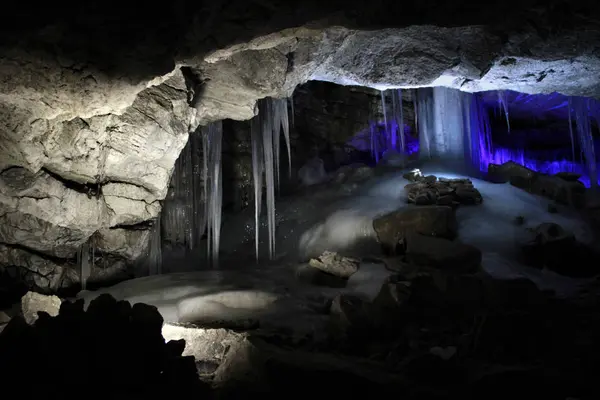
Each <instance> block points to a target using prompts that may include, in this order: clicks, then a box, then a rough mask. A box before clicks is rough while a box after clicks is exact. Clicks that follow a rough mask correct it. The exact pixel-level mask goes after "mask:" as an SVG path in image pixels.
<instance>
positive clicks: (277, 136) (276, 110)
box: [271, 100, 281, 192]
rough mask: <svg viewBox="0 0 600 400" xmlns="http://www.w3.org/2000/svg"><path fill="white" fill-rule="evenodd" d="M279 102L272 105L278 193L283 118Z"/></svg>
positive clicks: (274, 101)
mask: <svg viewBox="0 0 600 400" xmlns="http://www.w3.org/2000/svg"><path fill="white" fill-rule="evenodd" d="M276 101H277V100H273V104H272V105H271V107H272V112H273V121H271V122H272V124H273V126H272V134H273V136H272V139H271V140H272V141H273V146H272V148H273V157H274V163H275V182H276V187H277V192H279V182H280V179H279V159H280V153H281V151H280V149H281V122H280V121H281V117H280V115H279V114H280V113H281V107H277V104H276Z"/></svg>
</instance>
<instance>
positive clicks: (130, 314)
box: [0, 295, 206, 399]
mask: <svg viewBox="0 0 600 400" xmlns="http://www.w3.org/2000/svg"><path fill="white" fill-rule="evenodd" d="M162 324H163V319H162V317H161V315H160V314H159V313H158V311H157V309H156V308H155V307H152V306H148V305H145V304H135V305H133V306H131V305H130V304H129V303H128V302H125V301H119V302H117V301H116V300H115V299H114V298H112V297H111V296H109V295H102V296H100V297H98V298H97V299H96V300H94V301H92V302H91V304H90V305H89V307H88V309H87V311H84V310H83V301H78V302H75V303H70V302H64V303H63V304H62V306H61V308H60V313H59V314H58V316H56V317H50V316H49V315H48V314H47V313H45V312H40V313H39V318H38V320H37V321H36V322H35V324H34V325H32V326H30V325H28V324H27V323H26V322H25V320H24V319H23V318H21V317H15V318H13V319H12V320H11V322H10V323H9V324H8V325H7V326H6V328H5V329H4V330H3V331H2V334H0V376H2V379H3V381H4V382H10V383H11V384H12V385H14V386H15V387H16V388H21V389H24V390H26V393H23V397H24V398H43V397H49V398H63V399H69V398H73V399H74V398H81V396H82V393H86V392H93V393H94V394H95V395H97V396H98V397H104V398H122V397H123V396H126V398H142V397H144V398H148V396H152V397H154V396H156V395H157V394H164V395H166V394H171V395H173V394H175V395H177V394H193V395H195V396H201V397H205V396H203V395H204V394H205V393H206V387H205V386H204V384H203V383H202V382H200V381H199V379H198V376H197V372H196V366H195V363H194V357H182V356H181V354H182V353H183V350H184V347H185V342H184V341H183V340H180V341H170V342H168V343H165V340H164V339H163V336H162V334H161V328H162ZM15 390H16V389H15ZM15 397H16V398H18V395H17V394H15Z"/></svg>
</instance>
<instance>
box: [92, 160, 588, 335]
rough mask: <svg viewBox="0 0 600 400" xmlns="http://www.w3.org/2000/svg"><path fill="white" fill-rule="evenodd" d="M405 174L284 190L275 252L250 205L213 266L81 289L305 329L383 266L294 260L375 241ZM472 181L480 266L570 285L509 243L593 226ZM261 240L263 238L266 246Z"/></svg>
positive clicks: (176, 317)
mask: <svg viewBox="0 0 600 400" xmlns="http://www.w3.org/2000/svg"><path fill="white" fill-rule="evenodd" d="M422 171H423V173H424V174H433V175H436V176H438V177H448V178H457V177H464V175H456V174H453V173H449V172H445V171H444V170H440V169H439V168H435V167H433V166H432V167H427V166H425V167H423V168H422ZM407 183H409V182H408V181H407V180H405V179H404V178H402V173H401V172H400V171H397V172H395V173H388V174H386V175H383V176H379V177H373V178H371V179H369V180H368V181H366V182H364V183H362V184H352V183H350V184H335V185H334V184H326V185H321V186H319V187H314V188H311V189H310V190H307V191H305V192H304V193H303V194H300V195H298V196H293V197H289V198H284V199H281V201H279V202H278V204H277V224H278V230H277V254H278V258H277V260H275V261H271V262H260V263H256V261H255V256H254V239H253V231H254V227H253V210H248V212H246V213H242V214H240V215H238V216H236V217H233V218H230V219H228V220H225V221H224V226H223V230H222V235H223V236H222V243H223V247H222V258H221V259H222V268H220V269H219V270H201V269H202V267H203V264H204V261H203V260H204V255H202V254H200V253H199V254H195V255H193V256H192V257H188V258H187V259H186V260H179V261H178V262H177V263H176V264H172V265H167V266H165V268H164V269H167V270H168V269H169V267H170V270H171V271H173V270H175V271H176V270H180V271H181V270H183V271H187V272H178V273H171V274H165V275H160V276H152V277H145V278H139V279H134V280H130V281H126V282H122V283H120V284H118V285H115V286H113V287H111V288H107V289H103V290H101V291H99V292H84V293H81V294H80V296H81V297H84V298H86V299H87V300H89V299H91V298H93V297H95V296H96V295H98V294H99V293H104V292H108V293H111V294H112V295H113V296H115V297H116V298H119V299H126V300H129V301H131V302H133V303H136V302H144V303H147V304H153V305H155V306H157V307H158V308H159V310H160V312H161V313H162V315H163V316H164V317H165V319H166V320H167V321H172V322H191V321H198V320H237V319H245V318H258V319H260V320H261V323H263V325H265V324H266V325H269V324H274V325H293V326H295V327H298V326H302V327H303V328H304V329H308V330H310V329H312V328H311V326H313V323H319V321H321V316H319V315H317V313H315V312H314V309H313V307H318V306H319V305H320V304H321V305H322V303H323V298H325V297H332V296H334V295H335V294H336V293H339V292H350V293H359V294H361V295H363V296H365V297H367V298H373V297H374V296H375V295H376V293H377V291H378V290H379V288H380V287H381V284H382V282H383V281H384V280H385V278H386V277H387V276H388V275H389V272H388V271H387V270H386V269H385V268H384V266H383V265H381V264H362V265H361V268H360V271H359V272H358V273H357V274H355V275H354V276H352V277H351V279H350V281H349V284H348V287H347V288H345V289H328V288H321V287H315V286H311V285H307V284H303V283H300V282H299V281H298V280H297V279H296V278H295V273H294V271H295V268H296V266H297V265H298V262H299V260H304V259H306V258H307V257H311V256H316V255H319V254H321V253H322V252H323V251H324V250H334V251H339V252H342V253H357V252H358V253H361V252H362V253H363V254H364V255H371V254H368V253H367V254H365V253H364V252H370V251H376V249H377V246H376V241H375V232H374V230H373V227H372V220H373V218H375V217H377V216H379V215H382V214H385V213H387V212H390V211H393V210H396V209H398V208H400V207H413V206H412V205H408V204H407V203H406V194H405V191H404V185H406V184H407ZM473 183H474V185H475V187H476V188H477V189H479V191H480V192H481V194H482V195H483V199H484V201H483V204H481V205H477V206H463V207H460V208H459V209H458V211H457V219H458V221H459V238H460V240H461V241H463V242H465V243H469V244H472V245H475V246H477V247H478V248H480V249H481V250H482V252H483V267H484V269H485V270H486V271H487V272H488V273H489V274H491V275H492V276H494V277H496V278H499V279H511V278H516V277H527V278H529V279H531V280H533V281H534V282H535V283H536V284H537V285H538V286H539V287H540V288H543V289H554V290H556V291H557V292H558V293H559V294H563V295H568V294H569V293H571V292H573V291H574V290H575V289H576V288H577V286H578V285H579V284H581V283H582V281H581V280H576V279H570V278H566V277H562V276H559V275H556V274H554V273H551V272H545V271H539V270H535V269H531V268H527V267H524V266H522V265H520V264H519V263H518V262H517V261H516V250H515V249H516V246H515V244H516V242H518V241H519V240H521V239H522V238H523V237H524V235H526V234H527V232H526V228H528V227H534V226H536V225H538V224H540V223H542V222H555V223H557V224H559V225H561V226H562V227H564V228H565V229H567V230H569V231H572V232H573V233H574V234H575V235H576V237H577V238H578V239H579V240H580V241H582V242H586V241H589V240H591V232H590V231H589V229H588V226H587V224H586V223H585V221H583V220H582V219H581V218H580V217H579V216H578V215H577V214H576V213H575V212H574V211H573V212H570V211H569V210H567V209H566V208H565V209H561V210H560V211H561V212H560V213H555V214H551V213H549V212H548V203H549V200H546V199H544V198H542V197H539V196H535V195H531V194H529V193H526V192H524V191H522V190H520V189H518V188H515V187H512V186H510V185H509V184H493V183H489V182H485V181H482V180H478V179H473ZM517 216H522V217H524V220H525V224H524V225H521V226H518V225H517V224H515V218H516V217H517ZM264 238H265V239H266V235H264ZM264 244H265V243H261V248H264V247H266V246H264ZM262 253H263V254H264V252H262ZM261 257H263V258H266V257H265V256H264V255H262V256H261ZM172 263H174V262H173V261H172ZM193 270H195V271H193ZM190 271H191V272H190Z"/></svg>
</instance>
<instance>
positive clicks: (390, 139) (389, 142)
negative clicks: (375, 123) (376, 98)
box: [380, 90, 396, 150]
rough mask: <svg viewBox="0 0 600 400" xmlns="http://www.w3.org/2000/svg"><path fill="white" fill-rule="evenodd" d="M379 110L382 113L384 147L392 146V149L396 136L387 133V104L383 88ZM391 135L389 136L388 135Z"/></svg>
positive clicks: (394, 146)
mask: <svg viewBox="0 0 600 400" xmlns="http://www.w3.org/2000/svg"><path fill="white" fill-rule="evenodd" d="M380 93H381V112H382V113H383V126H384V132H385V139H386V140H385V141H386V146H385V147H386V148H390V147H391V148H392V149H394V150H396V138H395V137H394V136H393V135H389V130H388V118H387V105H386V103H385V90H381V91H380ZM388 135H389V136H391V137H388Z"/></svg>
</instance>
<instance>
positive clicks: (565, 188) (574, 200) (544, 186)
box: [531, 174, 586, 208]
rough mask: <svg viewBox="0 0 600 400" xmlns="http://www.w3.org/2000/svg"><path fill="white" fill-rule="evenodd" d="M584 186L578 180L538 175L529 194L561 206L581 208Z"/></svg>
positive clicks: (583, 199)
mask: <svg viewBox="0 0 600 400" xmlns="http://www.w3.org/2000/svg"><path fill="white" fill-rule="evenodd" d="M585 191H586V189H585V186H584V185H583V183H581V182H580V181H578V180H574V181H571V180H565V179H563V178H560V177H559V176H556V175H541V174H540V175H538V177H537V179H535V180H533V181H532V184H531V192H532V193H535V194H539V195H541V196H544V197H547V198H549V199H552V200H554V201H556V202H558V203H561V204H567V205H571V206H573V207H577V208H581V207H583V205H584V203H585Z"/></svg>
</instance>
